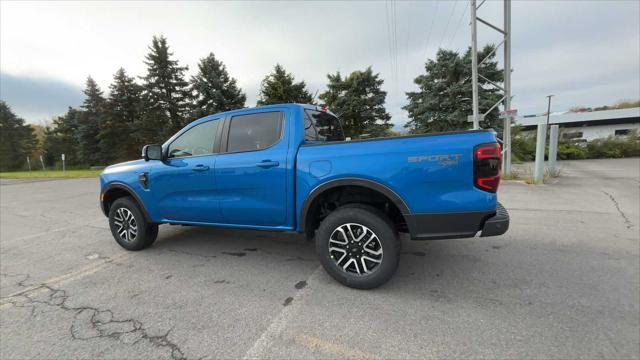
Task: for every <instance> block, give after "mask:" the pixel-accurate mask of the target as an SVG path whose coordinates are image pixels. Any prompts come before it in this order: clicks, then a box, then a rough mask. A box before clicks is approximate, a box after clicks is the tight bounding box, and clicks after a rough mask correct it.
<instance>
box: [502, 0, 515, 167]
mask: <svg viewBox="0 0 640 360" xmlns="http://www.w3.org/2000/svg"><path fill="white" fill-rule="evenodd" d="M504 110H505V112H506V113H507V116H506V117H505V119H504V134H503V140H504V150H505V152H504V157H503V161H504V166H503V169H504V173H505V174H506V175H510V174H511V120H512V119H513V117H512V116H511V115H510V114H509V110H511V0H504Z"/></svg>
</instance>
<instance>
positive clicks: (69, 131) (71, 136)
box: [43, 107, 83, 166]
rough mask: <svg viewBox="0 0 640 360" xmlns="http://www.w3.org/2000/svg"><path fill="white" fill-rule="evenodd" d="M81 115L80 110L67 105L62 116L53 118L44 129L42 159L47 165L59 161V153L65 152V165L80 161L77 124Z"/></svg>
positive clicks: (76, 163)
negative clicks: (49, 124) (67, 108)
mask: <svg viewBox="0 0 640 360" xmlns="http://www.w3.org/2000/svg"><path fill="white" fill-rule="evenodd" d="M82 116H83V114H82V111H80V110H78V109H74V108H72V107H69V110H68V111H67V113H66V114H65V115H64V116H59V117H58V118H56V119H54V120H53V124H52V125H51V126H48V127H46V128H45V129H44V144H43V149H44V159H45V162H46V163H47V165H48V166H52V165H55V164H57V163H58V162H60V160H61V159H60V155H62V154H65V157H66V159H65V162H66V164H67V165H78V164H80V163H81V162H82V161H81V159H80V158H79V156H78V148H79V144H78V139H77V136H76V135H77V132H78V124H79V123H80V118H81V117H82Z"/></svg>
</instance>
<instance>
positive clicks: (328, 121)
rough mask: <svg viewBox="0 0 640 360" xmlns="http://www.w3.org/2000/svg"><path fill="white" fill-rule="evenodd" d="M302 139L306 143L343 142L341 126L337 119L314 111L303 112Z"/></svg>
mask: <svg viewBox="0 0 640 360" xmlns="http://www.w3.org/2000/svg"><path fill="white" fill-rule="evenodd" d="M304 113H305V120H304V123H305V125H304V139H305V140H306V141H344V132H343V131H342V125H340V120H338V118H337V117H335V116H333V115H331V114H329V113H326V112H323V111H316V110H305V112H304Z"/></svg>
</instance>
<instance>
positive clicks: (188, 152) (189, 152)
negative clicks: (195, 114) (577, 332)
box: [168, 120, 220, 158]
mask: <svg viewBox="0 0 640 360" xmlns="http://www.w3.org/2000/svg"><path fill="white" fill-rule="evenodd" d="M219 124H220V120H211V121H207V122H204V123H202V124H199V125H196V126H194V127H192V128H191V129H189V130H187V131H186V132H185V133H183V134H182V135H180V137H178V138H177V139H175V140H174V141H173V142H172V143H171V144H170V145H169V155H168V156H169V158H174V157H185V156H195V155H206V154H213V149H214V146H215V143H214V142H215V139H216V131H217V130H218V125H219Z"/></svg>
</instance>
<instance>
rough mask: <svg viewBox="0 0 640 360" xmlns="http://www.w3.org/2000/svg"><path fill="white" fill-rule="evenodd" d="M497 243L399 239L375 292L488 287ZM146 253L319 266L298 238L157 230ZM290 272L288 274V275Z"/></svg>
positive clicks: (310, 246)
mask: <svg viewBox="0 0 640 360" xmlns="http://www.w3.org/2000/svg"><path fill="white" fill-rule="evenodd" d="M499 239H500V238H496V240H497V241H488V240H486V239H483V240H479V239H460V240H447V241H411V240H409V239H408V237H407V236H402V251H401V258H400V265H399V267H398V271H397V273H396V274H395V276H394V278H392V279H391V281H390V282H389V283H387V284H386V285H384V286H383V287H381V288H379V291H381V292H387V291H395V292H398V293H401V294H404V295H409V294H413V295H416V296H425V295H426V296H428V297H430V298H434V299H435V300H438V301H444V300H446V299H447V298H449V296H450V295H447V294H449V293H451V292H452V291H453V292H455V291H454V289H453V288H454V287H455V286H459V285H460V284H462V283H467V284H471V285H472V284H474V283H475V285H478V286H483V287H485V288H487V287H491V286H492V279H491V278H490V276H488V278H483V273H485V272H486V270H487V264H488V263H487V261H485V260H486V259H485V257H487V256H489V257H492V256H497V255H496V253H497V252H500V251H502V250H503V245H500V244H502V241H501V240H499ZM149 250H152V251H157V252H160V253H182V254H187V255H192V256H194V257H197V258H205V259H214V258H215V259H214V260H212V261H211V265H212V266H214V264H215V263H216V260H220V259H227V260H232V259H233V258H243V260H245V261H247V260H248V261H251V262H252V263H249V264H247V265H255V264H257V263H260V264H263V265H264V264H265V263H267V265H268V266H269V267H270V268H271V267H275V266H276V264H274V262H275V263H279V262H282V261H287V262H289V265H288V271H292V270H295V266H296V265H295V263H296V262H298V265H297V266H300V270H301V271H303V272H304V271H307V270H308V269H309V267H310V266H311V267H318V266H320V262H319V261H318V259H317V255H316V251H315V244H314V242H312V241H307V240H306V237H305V236H304V235H301V234H296V233H287V232H267V231H255V230H238V229H222V228H207V227H185V226H168V225H167V226H162V227H161V230H160V235H159V237H158V240H157V241H156V243H155V244H154V245H153V246H152V248H151V249H149ZM265 255H267V256H265ZM269 263H271V264H269ZM291 266H293V267H294V268H293V269H291ZM255 275H256V274H253V275H252V276H255ZM269 275H270V276H274V275H276V274H269ZM485 275H486V274H485ZM248 276H249V275H248ZM323 278H326V281H323V284H322V285H328V286H331V287H333V286H334V285H335V286H337V287H338V288H344V287H342V286H341V285H339V284H338V283H337V282H335V281H333V279H330V278H329V277H328V275H326V276H325V277H323ZM332 283H333V285H331V284H332ZM456 284H457V285H456ZM344 289H347V288H344ZM349 290H350V289H349ZM376 291H378V290H376Z"/></svg>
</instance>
